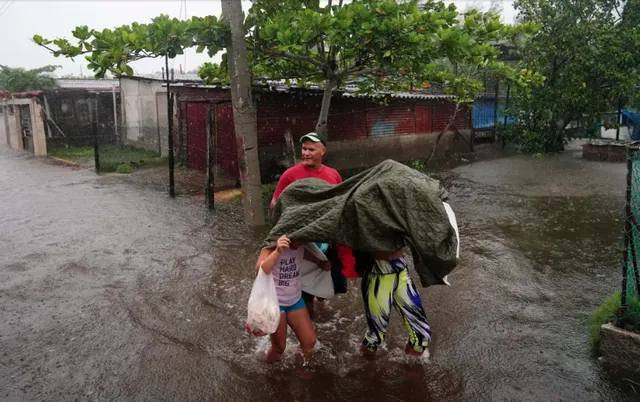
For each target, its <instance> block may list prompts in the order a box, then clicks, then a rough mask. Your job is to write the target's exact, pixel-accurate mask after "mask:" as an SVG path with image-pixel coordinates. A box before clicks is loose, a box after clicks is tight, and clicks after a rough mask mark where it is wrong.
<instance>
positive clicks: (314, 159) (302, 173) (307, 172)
mask: <svg viewBox="0 0 640 402" xmlns="http://www.w3.org/2000/svg"><path fill="white" fill-rule="evenodd" d="M300 142H301V143H302V162H301V163H298V164H297V165H295V166H293V167H291V168H289V169H287V170H286V171H285V172H284V173H283V174H282V176H280V180H279V181H278V186H277V187H276V191H274V192H273V198H272V199H271V209H273V208H274V207H275V206H276V200H277V199H278V197H279V196H280V193H282V192H283V191H284V189H285V188H287V186H288V185H289V184H291V183H293V182H294V181H296V180H300V179H308V178H310V177H315V178H317V179H322V180H324V181H326V182H327V183H329V184H340V183H342V177H340V173H338V171H337V170H335V169H333V168H330V167H329V166H325V165H324V164H323V163H322V158H323V157H324V155H325V154H326V153H327V147H326V145H327V144H326V143H325V141H324V140H323V139H322V138H321V137H320V136H319V135H318V134H316V133H309V134H306V135H303V136H302V138H300Z"/></svg>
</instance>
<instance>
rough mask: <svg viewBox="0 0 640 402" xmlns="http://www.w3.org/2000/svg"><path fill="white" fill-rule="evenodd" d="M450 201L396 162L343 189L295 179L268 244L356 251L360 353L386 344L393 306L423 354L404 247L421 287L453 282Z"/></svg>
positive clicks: (425, 330) (421, 324)
mask: <svg viewBox="0 0 640 402" xmlns="http://www.w3.org/2000/svg"><path fill="white" fill-rule="evenodd" d="M447 198H448V194H447V192H446V190H444V189H443V188H442V187H441V186H440V183H439V182H438V181H437V180H434V179H431V178H430V177H428V176H426V175H425V174H423V173H421V172H418V171H416V170H414V169H411V168H409V167H408V166H405V165H402V164H400V163H398V162H395V161H391V160H387V161H384V162H382V163H380V164H379V165H377V166H375V167H373V168H371V169H369V170H367V171H364V172H362V173H360V174H358V175H356V176H353V177H351V178H350V179H348V180H346V181H344V182H343V183H341V184H338V185H333V186H330V185H328V184H327V183H326V182H324V181H321V180H317V179H304V180H298V181H296V182H295V183H292V184H290V185H289V186H288V187H287V189H286V190H285V191H283V193H282V194H281V195H280V197H279V198H278V200H277V202H276V205H275V209H274V222H275V224H274V226H273V228H272V230H271V232H270V233H269V235H268V236H267V238H266V239H265V244H268V243H270V242H273V241H274V240H275V239H277V238H278V236H280V235H282V234H286V235H287V236H288V237H289V238H291V239H292V240H295V241H303V242H307V241H316V242H331V241H335V242H337V243H339V244H344V245H345V246H347V247H349V248H351V249H352V250H354V256H355V257H356V269H357V271H358V273H359V274H360V275H361V276H362V277H363V281H362V291H363V300H364V302H365V309H366V310H367V319H368V324H369V325H368V327H369V328H368V331H367V334H366V336H365V340H364V342H363V352H365V353H366V354H369V355H371V354H372V353H369V352H374V351H375V350H376V349H377V347H378V345H379V344H380V343H381V342H382V341H383V340H384V335H385V333H386V328H387V325H388V319H389V312H390V310H391V306H392V305H395V306H396V307H397V308H398V309H399V310H400V313H401V314H402V315H403V317H404V318H405V324H407V329H408V330H409V334H410V341H409V343H408V346H407V348H406V349H405V350H406V351H407V352H408V353H410V354H412V355H420V354H421V353H422V352H423V351H424V348H425V347H426V345H427V344H428V342H429V339H430V337H431V329H430V328H429V324H428V322H427V319H426V314H425V313H424V309H422V303H421V300H420V296H419V294H418V291H417V289H416V288H415V286H414V285H413V282H412V281H411V279H410V277H409V275H408V272H407V264H406V261H404V259H403V258H402V255H403V249H404V247H405V245H408V246H409V247H410V248H411V254H412V257H413V261H414V265H415V268H416V272H417V273H418V276H419V278H420V283H421V285H422V286H423V287H427V286H430V285H435V284H446V285H448V282H447V275H448V274H449V273H450V272H451V271H452V270H453V269H454V267H455V266H456V265H457V262H458V255H459V246H458V243H459V241H458V234H457V224H456V223H455V216H454V215H453V212H452V211H451V209H450V207H449V206H448V204H446V202H445V201H446V200H447ZM301 216H304V219H301V218H300V217H301Z"/></svg>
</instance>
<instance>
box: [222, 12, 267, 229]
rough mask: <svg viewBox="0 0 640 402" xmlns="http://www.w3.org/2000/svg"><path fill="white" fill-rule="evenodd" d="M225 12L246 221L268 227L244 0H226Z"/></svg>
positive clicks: (252, 225)
mask: <svg viewBox="0 0 640 402" xmlns="http://www.w3.org/2000/svg"><path fill="white" fill-rule="evenodd" d="M222 15H223V16H224V18H225V19H226V20H227V22H228V23H229V28H230V30H231V40H230V43H229V44H228V46H227V55H228V57H227V63H228V66H229V79H230V82H231V102H232V104H233V121H234V126H235V132H236V144H237V149H238V169H239V171H240V182H241V183H242V189H243V193H244V198H243V203H244V215H245V221H246V222H247V224H248V225H249V226H251V227H261V226H264V211H263V207H262V192H261V188H260V185H261V181H260V164H259V161H258V127H257V122H256V107H255V104H254V103H253V97H252V94H251V77H250V76H249V63H248V61H247V46H246V44H245V35H244V21H243V19H242V2H240V1H238V0H222Z"/></svg>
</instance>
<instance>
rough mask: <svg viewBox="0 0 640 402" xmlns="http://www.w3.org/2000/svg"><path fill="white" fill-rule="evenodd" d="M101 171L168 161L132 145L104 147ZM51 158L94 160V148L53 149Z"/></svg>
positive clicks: (101, 152) (102, 149)
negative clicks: (122, 166) (121, 166)
mask: <svg viewBox="0 0 640 402" xmlns="http://www.w3.org/2000/svg"><path fill="white" fill-rule="evenodd" d="M99 152H100V171H101V172H116V171H117V169H118V167H119V166H120V165H128V166H129V167H130V168H133V169H144V168H152V167H158V166H165V165H166V164H167V161H168V159H167V158H166V157H161V156H160V155H159V154H158V153H157V152H156V151H151V150H148V149H143V148H138V147H134V146H132V145H104V146H102V147H100V150H99ZM48 154H49V155H50V156H53V157H56V158H62V159H66V160H71V161H74V162H77V161H79V160H82V159H86V160H89V159H93V147H71V148H63V147H61V148H52V149H49V150H48Z"/></svg>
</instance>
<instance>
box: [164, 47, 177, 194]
mask: <svg viewBox="0 0 640 402" xmlns="http://www.w3.org/2000/svg"><path fill="white" fill-rule="evenodd" d="M164 62H165V67H166V69H167V76H166V83H167V126H168V127H167V128H168V129H169V137H168V138H167V146H168V148H169V196H170V197H171V198H176V185H175V179H174V167H175V166H174V164H175V162H174V160H173V94H172V93H171V80H170V79H169V58H168V57H167V56H165V58H164Z"/></svg>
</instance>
